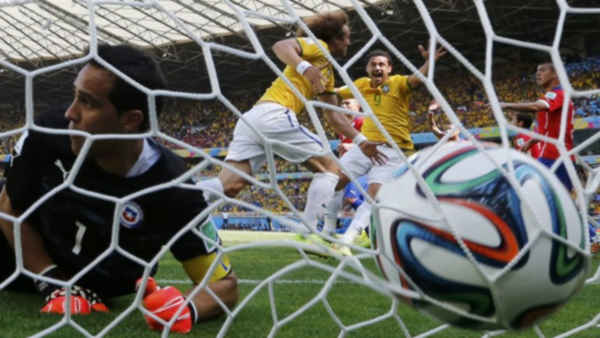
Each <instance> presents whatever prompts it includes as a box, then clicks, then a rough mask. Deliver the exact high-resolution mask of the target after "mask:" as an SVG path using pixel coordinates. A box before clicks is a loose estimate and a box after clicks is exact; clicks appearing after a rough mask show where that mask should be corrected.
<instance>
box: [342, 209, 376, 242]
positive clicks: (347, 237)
mask: <svg viewBox="0 0 600 338" xmlns="http://www.w3.org/2000/svg"><path fill="white" fill-rule="evenodd" d="M369 217H371V203H369V202H367V201H364V202H363V203H362V204H361V205H360V207H358V209H356V213H355V214H354V217H353V218H352V222H351V223H350V225H349V226H348V230H347V231H346V233H344V237H343V238H342V241H343V242H344V243H346V244H352V242H354V239H355V238H356V237H357V236H358V235H360V234H361V233H362V232H363V230H365V229H366V228H367V226H369Z"/></svg>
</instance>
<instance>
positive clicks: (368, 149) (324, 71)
mask: <svg viewBox="0 0 600 338" xmlns="http://www.w3.org/2000/svg"><path fill="white" fill-rule="evenodd" d="M306 24H307V25H308V27H309V28H310V30H311V31H312V32H313V33H314V35H315V36H316V37H317V40H313V39H311V38H307V37H304V35H305V33H304V32H303V31H302V30H301V29H298V31H297V36H298V37H296V38H290V39H285V40H281V41H278V42H277V43H275V44H274V45H273V51H274V52H275V55H276V56H277V58H278V59H279V60H281V61H282V62H283V63H285V65H286V66H285V69H284V71H283V74H284V75H285V77H286V78H287V79H288V80H289V81H290V82H291V83H293V84H294V86H295V87H296V88H297V89H298V90H299V91H300V93H302V95H303V96H304V97H306V98H308V99H311V98H313V97H317V98H318V99H319V100H322V101H324V102H327V103H331V104H333V105H337V96H336V94H335V91H334V82H335V79H334V70H333V66H332V65H331V64H330V63H329V61H328V60H327V58H326V57H325V54H323V51H322V50H321V49H320V48H319V47H318V45H320V46H321V47H322V48H323V49H324V50H327V51H329V52H330V53H331V55H333V56H335V57H343V56H345V55H346V53H347V49H348V45H349V44H350V27H349V26H348V16H347V15H346V14H345V13H344V12H342V11H337V12H329V13H325V14H320V15H317V16H315V17H311V18H308V19H306ZM303 109H304V103H303V102H302V100H301V99H300V98H299V97H297V96H296V95H295V94H294V93H293V91H292V90H291V89H290V88H289V87H288V85H287V84H286V83H285V81H284V80H283V79H282V78H277V79H276V80H275V81H274V82H273V84H272V85H271V87H269V88H268V89H267V91H266V92H265V94H264V95H263V96H262V97H261V98H260V99H259V100H258V102H257V103H256V104H255V105H254V107H252V109H250V110H249V111H248V112H246V113H244V115H243V117H244V119H239V120H238V122H237V124H236V126H235V129H234V132H233V140H232V141H231V143H230V144H229V148H228V153H227V157H226V158H225V161H226V162H227V163H228V164H229V165H231V166H233V167H234V168H236V169H238V170H240V171H242V172H245V173H247V174H253V173H254V172H256V171H257V170H258V169H259V168H260V166H261V164H262V163H263V162H264V161H265V146H264V142H265V140H264V139H262V138H261V137H260V136H259V135H258V134H257V133H256V132H255V131H254V128H255V129H256V130H258V131H259V132H260V133H262V135H264V136H265V137H266V138H267V140H266V141H278V142H277V143H273V151H274V153H275V154H277V155H278V156H280V157H281V158H283V159H285V160H288V161H290V162H293V163H304V164H305V165H306V166H307V167H308V168H309V169H310V170H311V171H313V172H315V175H314V176H313V179H312V182H311V184H310V186H309V188H308V191H307V202H306V207H305V211H304V215H305V217H306V219H307V220H308V225H309V227H310V228H311V229H312V231H314V230H315V229H316V226H317V215H319V214H321V213H323V207H322V206H323V205H324V204H325V203H326V201H328V200H330V199H331V198H332V197H333V193H334V189H335V186H336V185H337V183H338V181H339V176H340V175H341V172H340V169H339V167H338V165H337V163H336V162H335V161H334V160H333V158H331V157H329V156H327V155H322V156H321V155H314V154H315V153H317V152H320V151H322V150H323V146H324V145H323V144H321V141H319V138H318V137H317V135H315V134H313V133H312V132H310V131H309V130H308V129H306V128H305V127H304V126H302V125H300V123H299V122H298V119H297V118H296V114H298V113H301V112H302V110H303ZM324 115H325V119H326V120H327V122H328V123H329V125H331V126H332V127H333V129H334V130H335V131H336V132H337V133H339V134H342V135H344V136H345V137H347V138H349V139H352V140H353V142H354V143H356V144H357V145H358V147H356V151H358V152H359V153H361V154H363V156H365V158H368V159H369V161H373V162H375V163H382V162H383V161H384V160H385V157H384V156H383V155H382V153H381V151H380V150H378V149H377V145H378V143H376V142H369V141H367V140H366V139H365V138H361V137H358V136H362V135H361V134H359V133H358V132H357V131H356V130H355V129H354V128H352V126H351V125H350V123H348V121H347V120H346V118H345V117H344V116H343V115H342V114H339V113H338V112H336V111H333V110H328V109H326V110H325V111H324ZM199 185H200V186H201V187H202V188H203V189H205V191H206V192H208V193H207V196H208V199H209V200H212V199H215V198H216V197H217V195H215V194H213V193H210V192H218V193H221V194H222V193H224V194H225V195H227V196H229V197H235V196H236V195H237V194H238V193H239V192H240V191H241V190H242V189H243V188H244V187H245V186H246V185H248V182H247V181H246V179H245V178H243V177H242V176H239V175H238V174H236V173H235V172H234V171H232V170H230V169H227V168H223V170H221V172H220V174H219V177H218V178H213V179H209V180H206V181H202V182H200V184H199Z"/></svg>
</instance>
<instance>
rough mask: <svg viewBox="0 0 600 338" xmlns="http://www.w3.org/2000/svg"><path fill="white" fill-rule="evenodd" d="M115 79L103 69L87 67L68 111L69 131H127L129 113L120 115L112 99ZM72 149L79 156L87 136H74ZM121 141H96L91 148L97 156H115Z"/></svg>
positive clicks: (92, 132)
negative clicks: (127, 115)
mask: <svg viewBox="0 0 600 338" xmlns="http://www.w3.org/2000/svg"><path fill="white" fill-rule="evenodd" d="M114 82H115V76H114V75H113V74H112V73H110V72H108V71H107V70H104V69H102V68H99V67H95V66H93V65H90V64H87V65H86V66H85V67H83V68H82V69H81V71H80V72H79V74H78V75H77V78H76V79H75V82H74V83H73V85H74V98H73V103H71V106H70V107H69V108H68V109H67V111H66V112H65V117H66V118H67V119H68V120H69V129H71V130H80V131H85V132H88V133H90V134H112V133H114V134H118V133H125V132H127V129H126V128H125V124H126V116H125V115H126V114H119V113H118V112H117V109H116V108H115V106H114V105H113V104H112V102H111V101H110V99H109V95H110V92H111V90H112V88H113V85H114ZM70 138H71V150H72V151H73V153H74V154H76V155H77V154H79V151H80V150H81V148H82V147H83V144H84V142H85V136H71V137H70ZM116 142H118V140H102V141H95V142H94V143H93V144H92V147H91V149H90V154H91V155H93V156H102V154H110V153H114V149H115V148H114V147H115V143H116Z"/></svg>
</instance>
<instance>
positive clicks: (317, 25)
mask: <svg viewBox="0 0 600 338" xmlns="http://www.w3.org/2000/svg"><path fill="white" fill-rule="evenodd" d="M303 20H304V23H306V25H307V26H308V28H310V31H311V32H312V33H313V34H314V35H315V37H317V39H319V40H323V41H325V42H327V43H329V42H331V41H333V40H335V39H340V38H342V37H343V36H344V30H343V29H342V28H343V27H344V25H347V24H348V22H349V21H350V20H349V19H348V14H346V12H344V11H342V10H339V11H333V12H327V13H323V14H318V15H315V16H311V17H307V18H304V19H303ZM307 35H308V34H306V32H304V30H302V28H301V27H298V28H297V29H296V36H298V37H302V36H307Z"/></svg>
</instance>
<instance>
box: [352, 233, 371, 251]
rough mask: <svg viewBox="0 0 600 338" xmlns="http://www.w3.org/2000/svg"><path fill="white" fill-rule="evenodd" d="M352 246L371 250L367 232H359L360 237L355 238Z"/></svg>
mask: <svg viewBox="0 0 600 338" xmlns="http://www.w3.org/2000/svg"><path fill="white" fill-rule="evenodd" d="M354 244H356V245H358V246H360V247H363V248H367V249H370V248H371V239H370V238H369V235H368V234H367V232H366V231H364V230H363V232H361V234H360V236H358V237H356V239H355V240H354Z"/></svg>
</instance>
